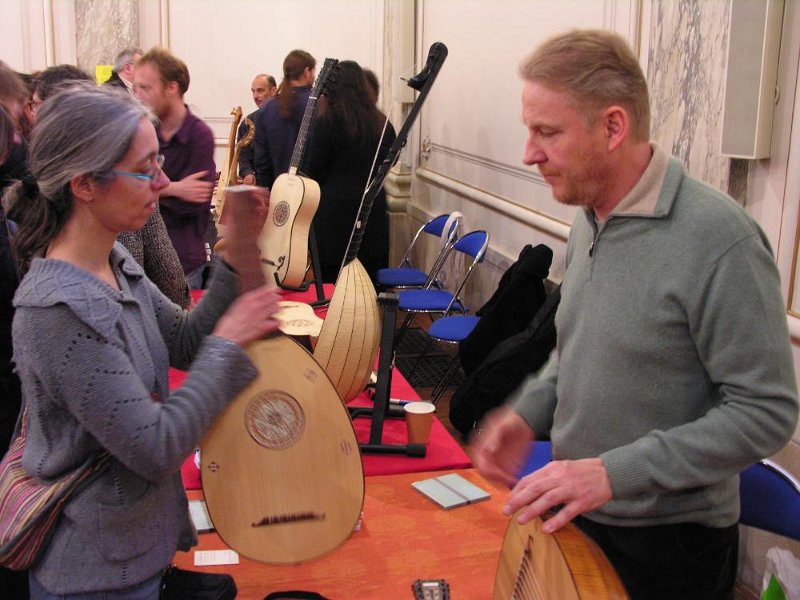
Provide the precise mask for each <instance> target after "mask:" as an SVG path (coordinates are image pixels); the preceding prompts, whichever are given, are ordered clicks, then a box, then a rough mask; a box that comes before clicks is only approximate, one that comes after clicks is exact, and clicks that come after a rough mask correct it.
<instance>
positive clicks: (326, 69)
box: [289, 58, 339, 175]
mask: <svg viewBox="0 0 800 600" xmlns="http://www.w3.org/2000/svg"><path fill="white" fill-rule="evenodd" d="M338 63H339V61H338V60H336V59H335V58H326V59H325V62H324V63H323V64H322V69H320V71H319V75H318V76H317V80H316V81H315V82H314V87H312V88H311V94H310V95H309V97H308V102H306V108H305V111H304V112H303V120H302V122H301V123H300V131H298V133H297V141H296V142H295V143H294V151H293V152H292V160H291V161H290V162H289V173H290V174H292V175H294V174H295V173H297V169H299V168H300V162H301V161H302V160H303V152H304V151H305V147H306V138H307V137H308V131H309V129H311V121H313V119H314V112H315V111H316V109H317V99H318V98H319V97H320V95H321V94H322V92H323V90H324V89H325V83H326V82H327V80H328V78H329V77H330V75H331V72H332V71H333V68H334V67H335V66H336V65H337V64H338Z"/></svg>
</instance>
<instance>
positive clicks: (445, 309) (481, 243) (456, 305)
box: [395, 230, 489, 348]
mask: <svg viewBox="0 0 800 600" xmlns="http://www.w3.org/2000/svg"><path fill="white" fill-rule="evenodd" d="M488 247H489V234H488V233H487V232H486V231H483V230H478V231H471V232H470V233H467V234H466V235H464V236H463V237H461V238H459V239H458V241H456V242H455V243H454V244H452V245H451V246H450V247H449V248H448V249H447V252H445V256H444V258H443V259H442V260H441V261H440V265H439V268H438V269H437V270H436V271H434V272H433V273H432V274H431V281H432V280H434V279H435V278H436V276H437V275H438V274H439V271H440V270H441V268H442V266H443V265H444V264H445V263H446V262H447V259H448V258H449V257H450V256H451V255H454V253H457V254H461V255H463V256H467V257H469V258H470V259H471V261H470V262H469V266H468V267H467V270H466V271H465V272H464V276H463V277H462V278H461V281H459V282H458V286H457V287H456V289H455V291H453V292H450V291H448V290H446V289H437V288H435V287H433V285H432V284H431V282H429V283H428V286H427V287H425V288H423V289H421V290H401V291H400V292H399V294H398V309H399V310H401V311H405V313H406V317H405V319H404V321H403V324H402V325H401V327H400V329H399V330H398V332H397V335H396V336H395V348H397V345H398V344H399V342H400V340H401V339H402V337H403V335H404V333H405V331H406V329H408V326H409V325H410V324H411V321H412V320H413V319H414V316H415V315H416V314H419V313H426V314H428V315H431V318H433V315H441V316H444V315H448V314H451V313H453V312H460V313H462V314H466V313H467V308H466V306H465V305H464V303H463V302H462V300H461V298H460V294H461V292H462V291H463V289H464V285H465V284H466V283H467V280H468V279H469V276H470V275H471V274H472V272H473V271H474V269H475V267H476V266H477V265H478V264H479V263H481V262H483V258H484V256H485V255H486V250H487V249H488Z"/></svg>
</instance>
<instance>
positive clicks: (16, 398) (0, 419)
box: [0, 105, 28, 598]
mask: <svg viewBox="0 0 800 600" xmlns="http://www.w3.org/2000/svg"><path fill="white" fill-rule="evenodd" d="M16 135H17V126H16V123H14V119H12V118H11V115H9V114H8V112H7V111H6V109H5V108H3V107H2V106H1V105H0V171H2V169H3V166H4V165H5V162H6V160H7V159H8V157H9V155H10V154H11V150H12V148H13V147H14V139H15V136H16ZM1 195H2V190H1V189H0V196H1ZM10 237H11V228H10V225H9V223H8V221H7V220H6V216H5V212H4V211H3V208H2V206H0V456H2V455H3V454H5V453H6V451H7V450H8V445H9V442H10V441H11V436H12V435H13V433H14V426H15V425H16V423H17V418H18V417H19V407H20V389H19V378H18V377H17V376H16V375H15V374H14V370H13V368H12V365H11V321H12V319H13V318H14V307H13V305H12V302H11V301H12V298H13V297H14V292H15V291H16V289H17V284H18V283H19V278H18V276H17V262H16V260H15V259H14V254H13V253H12V251H11V239H10ZM0 589H1V590H3V591H4V593H5V594H7V595H8V597H9V598H27V597H28V574H27V572H21V573H20V572H17V571H11V570H9V569H5V568H3V567H0Z"/></svg>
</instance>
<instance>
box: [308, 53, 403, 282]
mask: <svg viewBox="0 0 800 600" xmlns="http://www.w3.org/2000/svg"><path fill="white" fill-rule="evenodd" d="M384 125H386V128H385V130H384ZM395 137H396V135H395V131H394V127H392V124H391V123H389V122H388V119H387V117H386V115H384V114H383V113H382V112H381V111H379V110H378V109H377V107H376V106H375V101H374V99H373V95H372V94H371V93H370V92H369V90H368V88H367V84H366V79H365V78H364V72H363V71H362V69H361V67H360V66H359V65H358V63H356V62H353V61H349V60H346V61H341V62H339V64H338V65H337V67H336V75H335V77H333V78H332V79H331V81H330V82H329V84H328V85H327V86H326V95H325V96H323V97H322V101H321V102H320V105H319V111H318V117H317V119H316V120H315V122H314V126H313V128H312V134H311V141H310V143H309V147H308V158H307V160H306V162H305V167H306V168H305V172H306V174H307V175H308V176H309V177H310V178H311V179H314V180H315V181H316V182H317V183H319V185H320V188H321V197H320V201H319V207H318V208H317V212H316V214H315V215H314V221H313V223H314V228H313V229H314V235H315V236H316V239H317V248H318V251H319V259H320V267H321V270H322V280H323V281H324V282H335V281H336V278H337V276H338V274H339V269H340V268H341V266H342V261H343V260H344V258H345V253H346V252H347V249H348V242H349V241H350V235H351V233H352V231H353V226H354V225H355V223H356V219H357V217H358V214H359V208H360V206H361V200H362V196H363V194H364V189H365V188H366V186H367V183H368V182H369V181H370V180H371V178H372V166H373V164H376V165H379V164H380V163H381V162H382V161H383V159H384V157H385V156H386V153H387V151H388V150H389V147H390V146H391V145H392V143H393V142H394V140H395ZM358 259H359V260H360V261H361V263H362V265H363V266H364V269H365V270H366V271H367V273H368V274H369V276H370V278H371V279H372V281H373V282H375V281H376V276H377V271H378V269H381V268H383V267H386V266H387V264H388V261H389V222H388V217H387V215H386V195H385V194H384V192H383V190H381V192H380V194H379V195H378V197H377V198H375V201H374V203H373V205H372V209H371V211H370V213H369V218H368V220H367V223H366V228H365V229H364V235H363V239H362V240H361V247H360V248H359V251H358Z"/></svg>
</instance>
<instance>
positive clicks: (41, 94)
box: [31, 64, 94, 123]
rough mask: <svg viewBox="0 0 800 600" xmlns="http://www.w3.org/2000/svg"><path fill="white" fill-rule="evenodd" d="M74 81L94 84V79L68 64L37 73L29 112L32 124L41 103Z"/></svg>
mask: <svg viewBox="0 0 800 600" xmlns="http://www.w3.org/2000/svg"><path fill="white" fill-rule="evenodd" d="M76 81H91V82H94V79H93V78H92V76H91V75H89V74H88V73H87V72H86V71H84V70H83V69H79V68H78V67H76V66H75V65H69V64H62V65H56V66H54V67H47V68H46V69H45V70H44V71H39V73H38V74H37V75H36V76H35V77H34V78H33V94H32V95H31V112H32V116H33V121H34V123H36V111H37V110H38V108H39V106H41V104H42V102H44V101H45V100H47V99H48V98H49V97H50V96H53V95H55V94H57V93H58V92H60V91H61V89H62V88H63V87H65V86H69V85H71V84H72V83H74V82H76Z"/></svg>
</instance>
